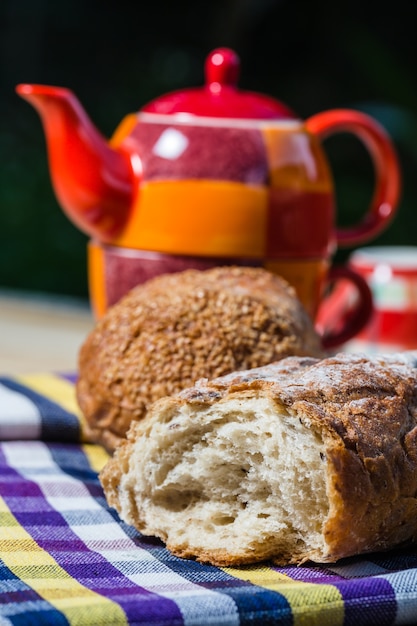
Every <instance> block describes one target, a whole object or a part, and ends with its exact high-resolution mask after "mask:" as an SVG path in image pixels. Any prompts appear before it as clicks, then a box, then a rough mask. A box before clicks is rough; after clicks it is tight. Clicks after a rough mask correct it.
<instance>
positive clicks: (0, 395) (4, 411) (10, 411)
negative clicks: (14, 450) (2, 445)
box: [0, 384, 42, 441]
mask: <svg viewBox="0 0 417 626" xmlns="http://www.w3.org/2000/svg"><path fill="white" fill-rule="evenodd" d="M41 424H42V419H41V415H40V413H39V410H38V408H37V407H36V405H35V404H34V403H33V402H32V401H31V400H29V398H27V397H26V396H24V395H23V394H21V393H19V392H18V391H13V390H12V389H8V388H7V387H5V386H4V385H2V384H0V440H1V441H6V440H11V439H38V438H39V436H40V434H41Z"/></svg>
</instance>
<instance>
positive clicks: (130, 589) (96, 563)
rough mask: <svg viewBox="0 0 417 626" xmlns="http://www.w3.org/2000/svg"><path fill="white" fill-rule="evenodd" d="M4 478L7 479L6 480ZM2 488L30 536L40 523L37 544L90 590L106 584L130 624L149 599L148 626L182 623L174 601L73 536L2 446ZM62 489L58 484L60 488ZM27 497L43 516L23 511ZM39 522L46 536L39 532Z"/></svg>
mask: <svg viewBox="0 0 417 626" xmlns="http://www.w3.org/2000/svg"><path fill="white" fill-rule="evenodd" d="M4 478H6V479H8V480H4ZM11 479H12V480H11ZM0 486H1V488H0V492H1V494H2V496H3V499H4V501H5V503H6V504H7V506H8V507H9V509H10V511H11V513H12V514H13V515H14V517H15V518H16V519H17V521H18V522H19V524H20V525H21V526H22V527H23V528H25V530H26V531H27V532H28V533H29V534H31V525H33V523H34V521H35V520H36V519H37V520H38V524H37V525H36V527H35V532H34V536H33V538H34V540H35V541H36V543H37V544H38V545H39V546H40V547H41V548H42V549H44V550H46V551H47V552H48V553H49V554H50V555H51V556H52V557H53V558H54V559H55V561H56V562H57V563H58V565H59V566H60V567H62V568H63V569H64V570H65V571H67V572H68V574H69V575H70V576H72V577H73V578H75V579H76V580H77V581H79V582H80V583H81V584H84V585H85V586H86V587H88V588H89V589H91V590H93V591H96V592H97V593H100V592H101V590H102V588H103V584H104V587H105V589H106V592H105V595H106V597H108V598H109V599H110V600H113V601H115V602H117V603H118V604H119V605H120V606H121V607H122V608H123V610H124V612H125V614H126V616H127V618H128V620H129V621H130V623H135V622H136V623H137V615H138V603H139V602H143V601H144V600H145V599H147V600H148V601H147V602H146V610H147V612H146V617H147V623H149V624H158V623H160V624H170V625H171V624H172V625H173V626H174V625H178V626H180V625H182V624H183V619H182V616H181V612H180V610H179V608H178V606H177V604H176V603H175V602H174V601H173V600H171V599H169V598H165V597H163V596H160V595H158V594H156V593H154V592H153V591H148V590H147V589H144V588H143V587H140V586H139V585H137V584H135V583H134V582H132V581H131V580H129V578H127V577H126V576H125V575H124V574H123V573H121V572H120V570H118V569H117V568H116V567H115V566H113V565H112V564H111V563H109V562H108V561H107V560H106V559H105V558H104V557H103V556H101V555H100V554H98V553H97V552H95V551H94V550H90V549H89V548H88V547H87V546H86V545H85V543H84V542H83V541H82V540H81V539H80V538H79V537H78V536H77V535H76V534H75V533H74V531H73V530H72V528H71V527H70V526H69V525H68V523H67V522H66V520H65V518H64V516H63V515H62V513H60V512H57V511H56V510H54V509H53V507H51V505H50V504H49V503H48V502H47V500H46V498H45V497H44V495H43V493H42V490H41V489H40V487H39V485H38V484H36V482H34V481H31V480H27V479H24V478H22V477H21V476H20V475H19V472H17V471H16V470H14V469H13V468H11V467H9V466H8V465H7V460H6V457H5V455H4V453H3V450H2V446H0ZM59 486H60V484H59V482H58V483H57V488H59ZM27 497H30V498H31V503H32V506H33V500H34V499H35V500H37V501H38V503H39V508H38V511H39V510H40V511H42V514H41V516H40V515H39V513H38V514H36V512H32V513H28V512H22V508H23V509H24V506H25V504H24V503H23V504H20V503H19V498H23V499H26V498H27ZM83 513H85V512H84V511H82V512H81V515H80V519H79V523H80V524H81V525H82V524H83V516H82V514H83ZM29 522H30V524H29V525H28V523H29ZM40 522H41V524H40V527H41V528H43V533H42V532H39V531H40V528H39V523H40ZM56 534H58V536H59V537H60V539H58V541H54V539H52V538H51V536H54V535H56ZM70 552H71V553H72V554H73V555H74V554H76V555H77V558H76V560H75V562H74V559H73V558H71V559H70V560H68V553H70ZM102 578H103V579H104V583H103V582H102ZM109 578H111V579H112V581H113V585H112V586H111V587H108V584H107V582H106V581H107V580H108V579H109ZM116 598H117V599H116Z"/></svg>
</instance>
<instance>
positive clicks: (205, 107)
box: [141, 48, 296, 120]
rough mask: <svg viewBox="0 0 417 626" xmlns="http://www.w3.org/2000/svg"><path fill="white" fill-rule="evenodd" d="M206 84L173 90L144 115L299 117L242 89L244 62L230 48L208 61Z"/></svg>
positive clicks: (150, 105)
mask: <svg viewBox="0 0 417 626" xmlns="http://www.w3.org/2000/svg"><path fill="white" fill-rule="evenodd" d="M204 69H205V85H204V86H203V87H197V88H190V87H189V88H187V89H184V90H181V91H173V92H170V93H167V94H165V95H164V96H161V97H159V98H157V99H156V100H152V102H149V103H148V104H146V105H145V106H144V107H143V108H142V109H141V112H142V113H157V114H161V115H181V116H182V117H183V119H185V118H184V116H186V117H187V118H188V117H189V116H200V117H221V118H224V119H229V120H230V119H237V118H240V119H246V120H249V119H252V120H266V119H269V120H271V119H273V120H282V119H294V118H296V115H295V114H294V113H293V112H292V111H291V110H290V109H289V108H288V107H287V106H285V104H282V102H280V101H279V100H275V99H274V98H271V97H269V96H265V95H263V94H260V93H259V94H258V93H254V92H251V91H243V90H241V89H238V87H237V82H238V78H239V72H240V59H239V57H238V55H237V54H236V52H234V51H233V50H231V49H230V48H216V49H215V50H213V51H212V52H211V53H210V54H209V55H208V56H207V58H206V61H205V66H204Z"/></svg>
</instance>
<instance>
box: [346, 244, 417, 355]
mask: <svg viewBox="0 0 417 626" xmlns="http://www.w3.org/2000/svg"><path fill="white" fill-rule="evenodd" d="M349 266H350V267H351V268H352V269H353V270H354V271H355V272H357V273H358V274H360V275H361V276H363V277H364V278H365V280H366V281H367V283H368V284H369V286H370V288H371V291H372V294H373V301H374V310H373V313H372V316H371V318H370V320H369V322H368V323H367V324H366V325H365V327H364V328H363V329H362V330H361V331H360V332H359V333H358V334H357V336H356V337H355V339H354V341H352V342H351V344H350V346H348V347H350V348H355V349H359V350H366V351H368V352H387V351H401V350H415V349H417V247H413V246H375V247H369V248H361V249H359V250H356V251H355V252H354V253H353V254H352V256H351V258H350V261H349ZM351 297H352V295H351Z"/></svg>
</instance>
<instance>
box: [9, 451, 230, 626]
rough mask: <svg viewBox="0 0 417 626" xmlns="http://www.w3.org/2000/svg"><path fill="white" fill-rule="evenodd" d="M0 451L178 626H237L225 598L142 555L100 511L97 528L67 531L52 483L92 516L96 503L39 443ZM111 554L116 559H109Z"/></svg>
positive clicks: (87, 542)
mask: <svg viewBox="0 0 417 626" xmlns="http://www.w3.org/2000/svg"><path fill="white" fill-rule="evenodd" d="M29 446H30V451H29V450H28V447H29ZM3 451H4V454H5V456H6V459H7V462H8V464H9V465H10V466H12V467H13V468H14V469H15V470H16V471H18V472H19V473H20V475H21V476H23V477H25V478H28V479H30V480H32V481H36V483H37V484H38V486H39V488H40V489H41V490H42V492H43V494H44V497H45V499H46V500H47V501H48V502H49V504H50V505H51V506H52V507H53V508H54V509H55V510H56V511H58V512H59V513H60V514H61V515H62V516H63V518H64V519H66V521H67V523H68V525H69V527H70V528H71V530H72V531H73V532H74V533H75V534H76V535H77V536H78V537H79V538H80V539H81V540H82V541H83V543H84V545H86V546H87V547H88V548H89V549H90V550H92V551H94V552H97V553H98V554H100V555H102V556H103V557H104V558H108V557H109V556H111V557H112V560H111V561H110V562H111V564H112V565H113V567H116V568H117V569H118V570H119V571H120V572H121V573H122V574H123V575H124V576H126V578H128V579H129V580H131V581H132V582H134V583H135V584H137V585H139V586H140V587H143V588H144V589H147V590H148V591H151V592H153V593H156V594H158V595H160V596H163V597H166V598H170V599H171V600H173V601H175V603H176V604H177V606H178V608H179V610H180V611H181V614H182V617H183V620H184V626H187V624H188V625H190V624H192V625H193V626H198V625H200V626H210V625H212V626H239V623H240V620H239V613H238V609H237V606H236V603H235V602H234V600H233V599H232V598H231V597H230V596H228V595H226V594H223V593H221V592H217V591H212V590H210V589H205V588H204V587H202V586H200V585H198V584H196V583H193V582H191V581H189V580H188V579H187V578H184V577H182V576H181V575H180V574H178V573H176V572H174V571H173V570H172V569H170V568H169V567H168V566H167V565H165V564H164V563H162V562H161V561H159V560H158V559H157V558H156V557H154V556H152V554H150V553H149V552H148V551H147V550H144V549H143V548H140V547H139V546H137V545H136V544H135V543H134V542H133V541H132V540H131V539H130V537H129V536H128V535H127V534H126V533H125V532H124V531H123V528H122V527H121V526H120V525H119V524H118V523H117V522H115V521H114V519H113V517H112V516H111V515H110V513H108V512H107V511H105V510H104V509H103V511H102V513H104V514H105V515H104V516H103V514H102V515H100V516H99V518H100V523H96V524H94V523H91V522H90V523H87V524H84V525H83V524H79V525H72V524H71V522H74V515H71V511H69V510H68V509H65V507H64V509H59V508H58V506H60V505H61V504H62V501H61V498H62V491H61V494H60V496H58V494H57V495H53V494H54V493H55V491H56V490H55V488H56V486H57V483H59V486H60V488H62V486H64V485H63V484H65V483H66V486H64V490H65V492H66V493H71V494H77V496H78V497H80V496H81V497H82V498H83V499H84V503H85V499H86V498H90V500H91V510H92V511H94V510H95V511H96V510H97V501H96V500H95V499H94V498H93V497H92V496H91V495H90V494H89V492H88V489H87V487H86V486H85V485H84V484H83V483H82V482H81V481H79V480H77V479H75V478H73V477H71V476H69V475H68V474H66V473H65V472H63V471H62V470H61V468H60V467H59V466H58V465H57V464H56V463H55V461H54V459H53V458H52V456H51V454H50V452H49V449H48V447H47V445H46V444H44V443H42V442H40V441H39V442H31V443H29V444H25V443H19V442H11V443H5V444H3ZM37 468H39V471H37ZM84 506H85V504H84ZM76 509H77V498H74V511H75V510H76ZM90 519H91V518H90ZM119 551H120V552H119ZM117 552H119V558H118V557H117V556H116V554H115V553H117ZM113 559H117V560H113ZM132 561H137V562H138V563H140V567H139V568H133V571H132ZM197 598H198V602H197ZM202 607H203V610H202Z"/></svg>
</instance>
